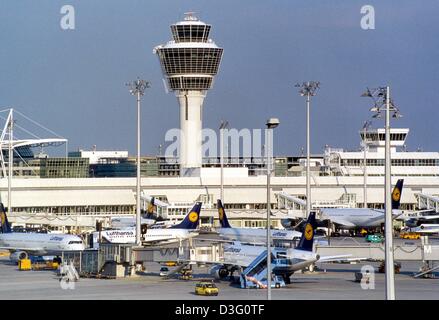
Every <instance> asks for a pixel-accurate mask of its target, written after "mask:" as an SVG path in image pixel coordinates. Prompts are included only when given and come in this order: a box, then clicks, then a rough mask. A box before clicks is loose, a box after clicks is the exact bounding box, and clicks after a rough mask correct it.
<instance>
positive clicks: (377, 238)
mask: <svg viewBox="0 0 439 320" xmlns="http://www.w3.org/2000/svg"><path fill="white" fill-rule="evenodd" d="M383 241H384V237H383V236H382V235H380V234H368V235H367V236H366V242H372V243H381V242H383Z"/></svg>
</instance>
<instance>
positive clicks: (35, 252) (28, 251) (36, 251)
mask: <svg viewBox="0 0 439 320" xmlns="http://www.w3.org/2000/svg"><path fill="white" fill-rule="evenodd" d="M0 250H8V251H9V252H11V253H13V252H16V251H26V252H27V253H29V254H31V255H37V254H38V253H39V252H41V251H45V250H44V249H43V248H33V249H32V250H29V249H25V248H18V247H14V248H12V247H0Z"/></svg>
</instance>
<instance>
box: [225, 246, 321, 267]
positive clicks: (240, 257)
mask: <svg viewBox="0 0 439 320" xmlns="http://www.w3.org/2000/svg"><path fill="white" fill-rule="evenodd" d="M264 250H266V247H264V246H251V245H241V244H238V245H235V244H233V245H228V246H225V247H224V265H235V266H240V267H243V268H245V267H247V266H249V265H250V264H251V263H252V262H253V261H254V260H255V259H256V258H257V257H258V256H259V255H260V254H261V253H262V252H263V251H264ZM272 250H273V254H274V255H275V258H276V259H280V260H281V261H282V267H280V266H277V267H276V268H275V269H273V272H275V273H277V272H281V271H282V272H286V273H293V272H295V271H298V270H301V269H303V268H305V267H307V266H309V265H311V264H312V263H314V262H316V261H317V260H318V259H319V256H318V255H317V254H316V253H315V252H312V251H305V250H299V249H284V248H273V249H272Z"/></svg>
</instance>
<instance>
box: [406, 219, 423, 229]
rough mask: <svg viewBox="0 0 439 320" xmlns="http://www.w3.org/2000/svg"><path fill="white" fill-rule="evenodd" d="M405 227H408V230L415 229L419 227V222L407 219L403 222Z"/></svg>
mask: <svg viewBox="0 0 439 320" xmlns="http://www.w3.org/2000/svg"><path fill="white" fill-rule="evenodd" d="M405 225H406V226H407V227H409V228H416V227H418V226H419V225H420V223H419V221H418V220H416V219H408V220H407V221H406V222H405Z"/></svg>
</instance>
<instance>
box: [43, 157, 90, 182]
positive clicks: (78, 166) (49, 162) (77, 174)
mask: <svg viewBox="0 0 439 320" xmlns="http://www.w3.org/2000/svg"><path fill="white" fill-rule="evenodd" d="M88 169H89V159H88V158H45V159H40V177H41V178H88V177H89V174H88Z"/></svg>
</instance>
